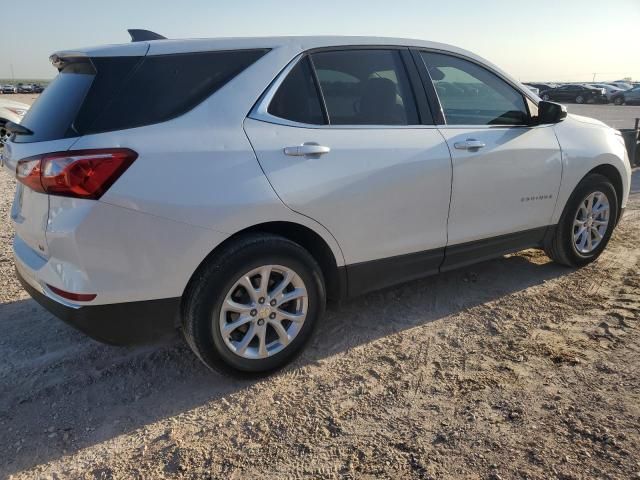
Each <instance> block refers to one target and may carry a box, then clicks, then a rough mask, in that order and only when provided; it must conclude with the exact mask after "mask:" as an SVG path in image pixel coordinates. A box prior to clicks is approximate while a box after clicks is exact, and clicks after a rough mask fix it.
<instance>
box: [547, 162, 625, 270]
mask: <svg viewBox="0 0 640 480" xmlns="http://www.w3.org/2000/svg"><path fill="white" fill-rule="evenodd" d="M618 212H619V207H618V197H617V195H616V191H615V189H614V188H613V185H612V184H611V182H610V181H609V179H608V178H606V177H604V176H602V175H599V174H591V175H588V176H587V177H585V178H584V179H583V180H582V181H581V182H580V183H579V184H578V186H577V187H576V189H575V190H574V192H573V194H572V195H571V197H570V198H569V201H568V202H567V205H566V206H565V209H564V211H563V212H562V216H561V217H560V221H559V222H558V225H557V226H556V229H555V232H554V233H553V234H552V235H551V236H550V238H548V239H547V240H546V242H545V252H546V254H547V255H548V256H549V257H550V258H551V259H552V260H554V261H555V262H557V263H560V264H562V265H567V266H571V267H581V266H584V265H587V264H588V263H591V262H593V261H594V260H595V259H597V258H598V257H599V256H600V254H601V253H602V251H603V250H604V249H605V247H606V246H607V243H608V242H609V239H610V238H611V234H612V233H613V229H614V227H615V225H616V223H617V221H618Z"/></svg>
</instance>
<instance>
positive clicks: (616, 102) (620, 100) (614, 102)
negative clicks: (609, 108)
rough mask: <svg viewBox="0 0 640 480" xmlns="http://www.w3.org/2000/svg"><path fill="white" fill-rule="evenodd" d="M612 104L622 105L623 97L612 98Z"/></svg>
mask: <svg viewBox="0 0 640 480" xmlns="http://www.w3.org/2000/svg"><path fill="white" fill-rule="evenodd" d="M613 104H614V105H622V104H624V97H616V98H615V99H614V100H613Z"/></svg>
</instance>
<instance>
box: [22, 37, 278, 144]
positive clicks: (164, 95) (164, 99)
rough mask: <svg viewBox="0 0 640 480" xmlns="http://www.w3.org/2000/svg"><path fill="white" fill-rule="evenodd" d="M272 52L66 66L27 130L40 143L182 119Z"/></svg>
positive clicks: (38, 103)
mask: <svg viewBox="0 0 640 480" xmlns="http://www.w3.org/2000/svg"><path fill="white" fill-rule="evenodd" d="M267 52H268V50H267V49H260V50H230V51H219V52H198V53H186V54H173V55H156V56H147V57H111V58H93V59H91V61H90V62H81V63H72V64H70V65H68V66H66V67H65V68H64V69H63V70H62V71H61V72H60V73H59V74H58V76H57V77H56V79H55V80H54V81H53V82H52V83H51V85H50V86H49V87H48V88H47V89H46V90H45V91H44V93H43V94H42V96H41V97H40V98H39V99H38V100H37V101H36V103H34V105H33V107H32V108H31V109H30V110H29V113H27V115H26V116H25V118H24V120H23V122H22V123H23V124H24V126H25V127H27V128H29V129H30V130H32V131H33V132H34V134H33V135H18V136H16V138H15V141H17V142H41V141H46V140H55V139H59V138H65V137H74V136H80V135H86V134H91V133H100V132H107V131H113V130H124V129H127V128H133V127H141V126H144V125H151V124H154V123H160V122H164V121H167V120H170V119H172V118H175V117H178V116H180V115H182V114H184V113H186V112H188V111H189V110H191V109H192V108H194V107H195V106H197V105H198V104H200V103H201V102H202V101H203V100H205V99H206V98H208V97H209V96H211V95H212V94H213V93H215V92H216V91H217V90H219V89H220V88H222V87H223V86H224V85H225V84H226V83H227V82H229V81H230V80H231V79H233V78H234V77H235V76H236V75H238V74H239V73H240V72H242V71H243V70H244V69H246V68H247V67H248V66H249V65H251V64H252V63H254V62H255V61H257V60H258V59H259V58H260V57H262V56H263V55H265V54H266V53H267Z"/></svg>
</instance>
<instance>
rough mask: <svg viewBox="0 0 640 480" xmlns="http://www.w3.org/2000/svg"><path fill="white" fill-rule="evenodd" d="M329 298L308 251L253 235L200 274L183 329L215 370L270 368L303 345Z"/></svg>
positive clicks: (188, 300)
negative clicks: (326, 297)
mask: <svg viewBox="0 0 640 480" xmlns="http://www.w3.org/2000/svg"><path fill="white" fill-rule="evenodd" d="M325 302H326V300H325V287H324V281H323V278H322V273H321V270H320V267H319V266H318V264H317V263H316V261H315V260H314V259H313V257H312V256H311V255H310V254H309V253H308V252H307V251H306V250H305V249H303V248H302V247H301V246H299V245H298V244H296V243H293V242H291V241H289V240H287V239H285V238H282V237H278V236H274V235H252V236H249V237H245V238H241V239H239V240H238V241H237V242H235V243H234V244H232V245H230V246H229V247H228V248H225V249H223V251H221V252H219V253H217V254H216V255H214V256H213V257H212V258H211V259H210V260H209V261H208V262H207V263H206V264H205V265H204V266H203V267H201V268H200V270H199V271H198V272H197V273H196V275H195V276H194V279H193V280H192V282H191V285H190V287H189V288H188V290H187V292H186V294H185V298H184V305H183V314H182V316H183V318H182V321H183V332H184V334H185V338H186V339H187V342H188V343H189V345H190V346H191V348H192V349H193V351H194V352H195V353H196V355H197V356H198V357H199V358H200V359H201V360H202V361H203V362H204V363H205V364H206V365H207V366H208V367H210V368H212V369H215V370H218V371H229V370H236V371H242V372H249V373H258V372H267V371H270V370H274V369H277V368H280V367H282V366H283V365H285V364H286V363H287V362H289V361H291V360H292V359H293V358H294V357H295V355H296V354H297V353H298V352H299V351H300V350H301V349H302V347H303V346H304V344H305V343H306V342H307V341H308V340H309V338H310V336H311V334H312V332H313V330H314V327H315V324H316V322H317V320H318V318H319V317H320V316H321V315H322V313H323V312H324V307H325Z"/></svg>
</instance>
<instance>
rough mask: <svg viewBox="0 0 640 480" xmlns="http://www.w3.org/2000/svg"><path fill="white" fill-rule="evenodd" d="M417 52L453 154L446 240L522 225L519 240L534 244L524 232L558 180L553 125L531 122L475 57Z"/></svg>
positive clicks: (545, 210) (519, 101)
mask: <svg viewBox="0 0 640 480" xmlns="http://www.w3.org/2000/svg"><path fill="white" fill-rule="evenodd" d="M421 56H422V58H423V60H424V61H425V64H426V65H427V67H428V70H429V73H430V75H431V77H432V79H433V83H434V86H435V88H436V92H437V94H438V98H439V100H440V103H441V105H442V109H443V113H444V116H445V121H446V125H442V126H441V128H440V131H441V132H442V134H443V135H444V137H445V138H446V140H447V144H448V145H449V149H450V151H451V155H452V160H453V183H452V194H451V209H450V213H449V227H448V233H449V241H448V246H454V245H460V244H466V243H469V242H476V241H479V240H483V239H489V238H492V237H500V236H505V235H511V234H518V233H519V234H522V232H529V233H524V234H523V235H519V236H520V237H521V238H520V240H519V241H521V242H522V243H523V245H526V244H527V242H529V241H530V240H531V244H532V245H533V244H534V243H536V241H534V240H532V239H527V237H526V236H527V235H529V234H530V235H534V236H535V235H539V234H541V233H543V232H544V227H546V226H548V225H549V224H550V223H551V217H552V215H553V212H554V208H555V204H556V195H557V193H558V189H559V188H560V180H561V175H562V162H561V152H560V146H559V144H558V140H557V139H556V136H555V133H554V131H553V127H552V126H549V125H540V126H530V125H531V123H532V122H531V113H532V112H531V110H534V109H535V108H536V106H535V104H533V103H532V102H530V101H529V100H527V99H526V97H524V96H523V94H522V93H521V92H520V91H518V90H517V89H516V88H514V87H513V86H512V85H510V84H508V83H507V82H506V81H505V80H503V79H501V78H500V77H498V76H497V75H495V74H494V73H493V72H490V71H488V70H487V69H485V68H483V67H481V66H480V65H478V64H475V63H473V62H471V61H468V60H466V59H462V58H459V57H454V56H449V55H444V54H439V53H430V52H422V53H421ZM507 243H508V242H507ZM451 250H452V251H456V249H451ZM470 251H471V250H469V252H470ZM479 251H480V250H479ZM448 254H449V247H448V249H447V255H448ZM477 259H478V258H475V260H477ZM469 260H474V259H472V258H470V259H469ZM447 263H450V262H449V261H448V262H447Z"/></svg>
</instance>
